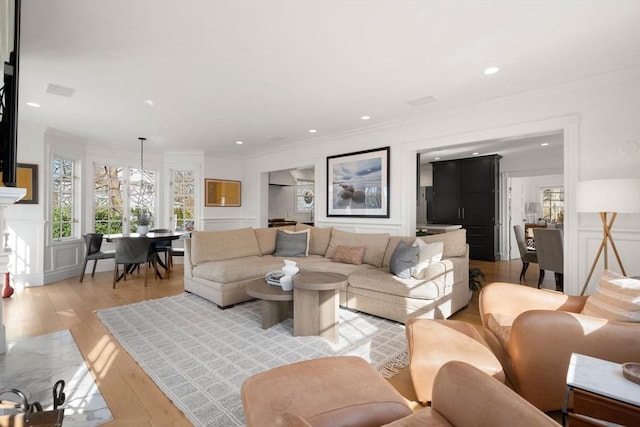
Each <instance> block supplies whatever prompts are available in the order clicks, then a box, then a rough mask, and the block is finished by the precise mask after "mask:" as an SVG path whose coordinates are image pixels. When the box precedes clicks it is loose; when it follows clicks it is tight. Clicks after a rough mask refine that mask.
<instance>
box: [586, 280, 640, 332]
mask: <svg viewBox="0 0 640 427" xmlns="http://www.w3.org/2000/svg"><path fill="white" fill-rule="evenodd" d="M582 314H586V315H588V316H593V317H601V318H603V319H607V320H613V321H619V322H640V280H636V279H632V278H630V277H625V276H621V275H619V274H616V273H614V272H612V271H609V270H605V271H604V272H603V273H602V275H601V276H600V283H599V284H598V288H597V289H596V290H595V292H594V293H593V294H591V295H589V297H588V298H587V302H586V303H585V304H584V308H583V309H582Z"/></svg>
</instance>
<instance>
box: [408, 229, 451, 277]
mask: <svg viewBox="0 0 640 427" xmlns="http://www.w3.org/2000/svg"><path fill="white" fill-rule="evenodd" d="M412 246H414V247H416V248H418V249H419V254H418V263H417V264H416V266H415V267H414V269H413V271H412V273H411V275H412V276H413V277H415V278H416V279H424V278H425V271H426V269H427V268H428V267H429V266H430V265H431V264H432V263H434V262H438V261H441V260H442V254H443V252H444V243H443V242H433V243H426V242H425V241H424V240H422V239H420V238H418V239H416V240H415V242H413V245H412Z"/></svg>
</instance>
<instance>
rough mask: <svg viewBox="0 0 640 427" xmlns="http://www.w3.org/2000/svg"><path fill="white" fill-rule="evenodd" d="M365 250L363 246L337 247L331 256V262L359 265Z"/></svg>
mask: <svg viewBox="0 0 640 427" xmlns="http://www.w3.org/2000/svg"><path fill="white" fill-rule="evenodd" d="M366 249H367V248H365V247H364V246H356V247H351V246H338V247H337V248H336V253H335V255H334V256H333V262H342V263H345V264H355V265H360V264H362V259H363V258H364V253H365V250H366Z"/></svg>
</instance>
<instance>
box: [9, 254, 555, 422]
mask: <svg viewBox="0 0 640 427" xmlns="http://www.w3.org/2000/svg"><path fill="white" fill-rule="evenodd" d="M471 267H472V268H473V267H476V268H480V269H481V270H482V271H483V272H484V273H485V275H486V283H490V282H494V281H505V282H515V283H517V282H518V277H519V275H520V269H521V267H522V263H521V262H520V260H513V261H501V262H495V263H493V262H481V261H472V262H471ZM182 273H183V270H182V265H176V266H175V270H174V271H173V273H172V275H171V278H170V279H168V280H158V279H153V278H151V276H150V277H149V284H148V287H147V288H145V287H144V284H143V283H144V275H140V276H135V275H134V276H133V277H132V278H129V279H127V281H125V282H119V283H118V286H117V288H116V289H112V285H111V283H112V273H111V272H102V273H96V275H95V277H94V278H91V275H90V274H89V275H85V279H84V282H83V283H80V282H79V277H74V278H71V279H69V280H63V281H60V282H56V283H52V284H49V285H46V286H42V287H33V288H20V287H16V292H15V294H14V295H13V296H12V297H11V298H7V299H4V300H3V301H2V303H3V310H4V324H5V327H6V335H7V339H8V340H11V339H12V338H15V337H20V336H37V335H42V334H46V333H49V332H53V331H58V330H61V329H69V330H70V331H71V333H72V334H73V337H74V338H75V340H76V343H77V344H78V347H79V349H80V352H81V353H82V355H83V357H84V359H85V361H86V363H87V366H88V367H89V369H90V371H91V373H92V375H93V377H94V380H95V382H96V384H97V385H98V387H99V388H100V391H101V392H102V395H103V396H104V398H105V400H106V402H107V404H108V405H109V408H110V409H111V412H112V414H113V418H114V420H113V421H111V422H109V423H107V424H105V426H108V427H115V426H118V427H120V426H190V425H191V423H190V422H189V421H188V420H187V419H186V417H185V416H184V415H183V414H182V412H181V411H179V410H178V409H177V408H176V407H175V406H173V404H172V403H171V401H170V400H169V399H167V397H166V396H165V395H164V394H163V393H162V392H161V391H160V389H159V388H158V387H157V386H156V385H155V384H154V382H153V381H152V380H151V379H150V378H149V377H148V376H147V375H146V374H145V373H144V372H143V371H142V369H140V368H139V367H138V365H137V364H136V362H135V361H134V360H133V359H132V358H131V357H130V356H129V354H128V353H127V352H126V351H125V350H124V349H123V348H122V347H121V346H120V344H118V342H117V341H116V340H114V339H113V338H112V337H111V336H110V335H109V333H108V331H107V329H106V328H105V327H104V326H103V325H102V323H101V322H100V320H98V318H97V316H96V315H95V311H96V310H100V309H103V308H108V307H114V306H119V305H125V304H132V303H135V302H139V301H143V300H145V299H153V298H161V297H165V296H170V295H176V294H180V293H182V292H183V291H184V287H183V280H182ZM549 276H551V278H547V280H545V282H544V287H546V288H550V289H553V288H554V284H553V275H549ZM537 278H538V269H537V265H531V267H530V268H529V271H528V272H527V277H526V279H527V280H526V281H525V284H526V285H528V286H533V287H536V286H537ZM454 318H456V319H459V320H464V321H468V322H470V323H474V324H478V325H479V324H480V317H479V314H478V305H477V293H476V295H474V298H473V300H472V302H471V304H469V306H468V307H467V308H466V309H464V310H462V311H460V312H458V313H456V314H455V315H454ZM405 371H406V370H405ZM407 376H408V373H407V372H402V373H401V374H400V375H399V376H398V377H397V378H396V379H395V380H394V381H392V384H394V386H396V387H397V388H398V389H399V390H400V391H401V393H403V395H406V396H409V397H408V398H409V399H410V394H411V392H412V390H411V387H410V386H409V385H410V382H409V383H408V384H409V385H408V384H407V383H406V380H407ZM409 381H410V379H409Z"/></svg>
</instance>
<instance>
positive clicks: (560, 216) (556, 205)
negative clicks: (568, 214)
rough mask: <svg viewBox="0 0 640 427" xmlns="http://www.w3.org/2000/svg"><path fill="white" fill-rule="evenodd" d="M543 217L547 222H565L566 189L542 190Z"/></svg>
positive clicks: (552, 188) (550, 188)
mask: <svg viewBox="0 0 640 427" xmlns="http://www.w3.org/2000/svg"><path fill="white" fill-rule="evenodd" d="M542 217H543V218H544V220H545V221H547V222H564V187H548V188H543V189H542Z"/></svg>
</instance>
